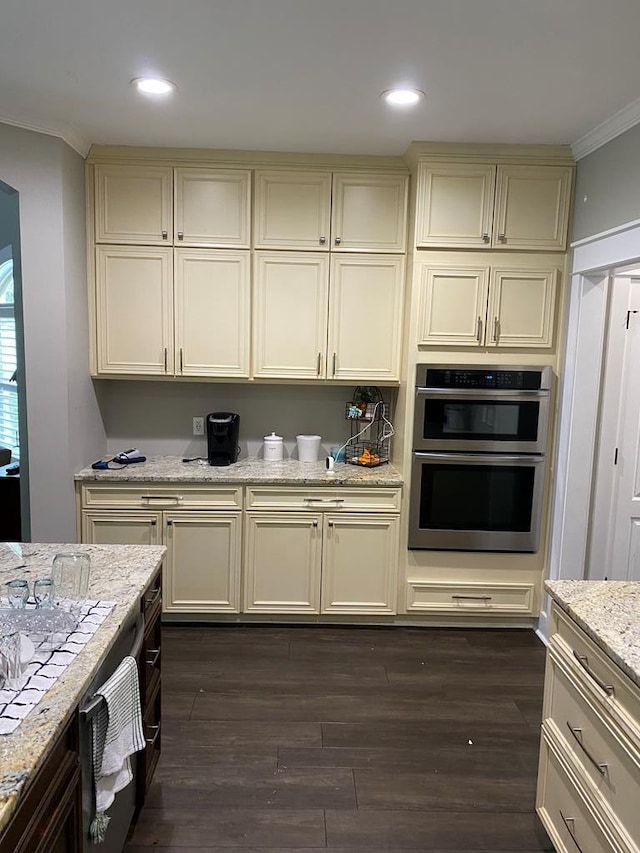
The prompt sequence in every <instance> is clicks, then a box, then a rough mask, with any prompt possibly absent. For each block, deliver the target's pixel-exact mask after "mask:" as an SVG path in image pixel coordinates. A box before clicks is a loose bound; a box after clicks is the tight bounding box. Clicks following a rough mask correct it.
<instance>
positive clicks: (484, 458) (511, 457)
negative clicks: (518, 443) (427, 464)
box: [413, 450, 544, 464]
mask: <svg viewBox="0 0 640 853" xmlns="http://www.w3.org/2000/svg"><path fill="white" fill-rule="evenodd" d="M413 455H414V457H415V458H416V459H417V460H420V459H442V460H443V461H444V462H487V463H489V464H491V463H500V462H523V463H533V464H540V463H541V462H544V453H540V454H536V455H535V456H533V455H531V454H528V453H518V454H506V453H431V452H429V453H426V452H422V451H418V450H416V451H414V453H413Z"/></svg>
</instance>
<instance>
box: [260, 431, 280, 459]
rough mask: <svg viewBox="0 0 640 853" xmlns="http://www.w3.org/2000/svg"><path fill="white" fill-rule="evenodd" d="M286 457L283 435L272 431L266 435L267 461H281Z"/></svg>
mask: <svg viewBox="0 0 640 853" xmlns="http://www.w3.org/2000/svg"><path fill="white" fill-rule="evenodd" d="M283 457H284V444H283V442H282V436H281V435H276V434H275V432H272V433H271V435H265V437H264V460H265V462H281V461H282V459H283Z"/></svg>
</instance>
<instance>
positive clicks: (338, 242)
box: [335, 237, 342, 246]
mask: <svg viewBox="0 0 640 853" xmlns="http://www.w3.org/2000/svg"><path fill="white" fill-rule="evenodd" d="M340 243H342V237H336V239H335V244H336V246H339V245H340Z"/></svg>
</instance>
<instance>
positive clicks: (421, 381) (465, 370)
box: [416, 364, 550, 391]
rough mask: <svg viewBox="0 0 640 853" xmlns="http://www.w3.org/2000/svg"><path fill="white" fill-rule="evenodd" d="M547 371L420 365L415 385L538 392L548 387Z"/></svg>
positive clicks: (527, 368) (531, 368)
mask: <svg viewBox="0 0 640 853" xmlns="http://www.w3.org/2000/svg"><path fill="white" fill-rule="evenodd" d="M549 374H550V368H549V367H544V368H536V367H521V368H520V367H518V368H513V367H507V368H502V367H500V368H482V367H477V366H476V367H464V366H460V367H458V366H451V367H430V366H429V365H426V364H419V365H418V370H417V376H416V380H417V382H416V384H417V385H418V387H423V388H433V389H439V388H460V389H463V388H478V389H483V388H484V389H486V390H491V389H497V390H501V391H539V390H543V389H547V388H548V387H549V378H550V377H549Z"/></svg>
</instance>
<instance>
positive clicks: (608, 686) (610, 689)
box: [573, 649, 614, 696]
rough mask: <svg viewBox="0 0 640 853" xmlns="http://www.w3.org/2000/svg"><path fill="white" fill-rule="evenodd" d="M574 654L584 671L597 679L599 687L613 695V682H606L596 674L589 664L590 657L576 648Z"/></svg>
mask: <svg viewBox="0 0 640 853" xmlns="http://www.w3.org/2000/svg"><path fill="white" fill-rule="evenodd" d="M573 656H574V658H575V659H576V660H577V661H578V663H579V664H580V666H581V667H582V668H583V669H584V671H585V672H586V673H587V675H588V676H589V677H590V678H592V679H593V680H594V681H595V683H596V684H597V685H598V687H599V688H600V689H601V690H603V691H604V692H605V693H606V694H607V696H613V694H614V689H613V684H605V683H604V681H603V680H602V679H601V678H600V677H599V676H597V675H596V674H595V672H594V671H593V670H592V669H591V667H590V666H589V659H588V658H587V656H586V655H581V654H580V653H579V652H577V651H576V650H575V649H574V650H573Z"/></svg>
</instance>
